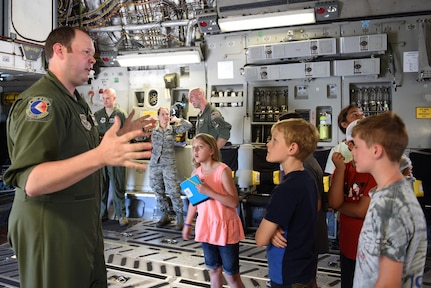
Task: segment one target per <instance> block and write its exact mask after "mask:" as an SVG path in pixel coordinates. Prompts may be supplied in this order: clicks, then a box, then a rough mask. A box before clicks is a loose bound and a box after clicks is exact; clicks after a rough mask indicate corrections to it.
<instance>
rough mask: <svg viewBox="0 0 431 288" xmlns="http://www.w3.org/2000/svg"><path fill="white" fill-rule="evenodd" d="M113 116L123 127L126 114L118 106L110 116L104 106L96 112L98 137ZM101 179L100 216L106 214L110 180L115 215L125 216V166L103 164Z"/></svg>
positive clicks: (107, 126) (101, 134)
mask: <svg viewBox="0 0 431 288" xmlns="http://www.w3.org/2000/svg"><path fill="white" fill-rule="evenodd" d="M115 116H118V117H120V119H121V127H123V124H124V122H125V121H126V118H127V114H126V112H124V111H123V110H122V109H120V108H119V107H114V111H113V112H112V114H111V115H110V116H108V114H107V113H106V110H105V108H102V109H100V110H98V111H96V113H94V117H95V118H96V121H97V124H98V126H97V129H98V131H99V136H100V139H102V137H103V136H104V135H105V133H106V131H108V130H109V128H111V126H112V124H114V122H115ZM102 171H103V181H102V201H101V204H100V217H102V218H103V217H107V216H108V211H107V208H108V195H109V183H110V182H112V188H113V189H112V190H113V191H112V192H113V197H112V198H113V202H114V209H115V215H117V217H118V218H119V219H120V218H121V217H126V203H125V196H124V194H125V192H126V183H125V182H126V168H125V167H123V166H105V167H104V168H103V169H102Z"/></svg>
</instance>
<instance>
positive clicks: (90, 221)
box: [4, 72, 107, 288]
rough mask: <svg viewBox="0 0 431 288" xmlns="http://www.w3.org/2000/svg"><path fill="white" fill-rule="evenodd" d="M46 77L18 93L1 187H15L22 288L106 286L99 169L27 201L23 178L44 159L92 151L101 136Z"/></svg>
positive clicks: (13, 218)
mask: <svg viewBox="0 0 431 288" xmlns="http://www.w3.org/2000/svg"><path fill="white" fill-rule="evenodd" d="M74 95H75V97H76V98H77V100H76V101H75V100H74V99H72V97H70V94H69V92H68V91H67V89H66V88H65V87H64V86H63V85H62V84H61V83H60V81H59V80H58V79H57V78H56V77H55V76H54V75H53V74H52V73H50V72H48V73H47V74H46V75H45V76H44V77H42V78H41V79H40V80H39V81H37V82H36V83H35V84H34V85H33V86H31V87H30V88H29V89H27V90H26V91H24V92H23V93H21V95H20V96H19V98H18V99H17V100H16V102H15V103H14V104H13V106H12V107H11V110H10V113H9V117H8V120H7V129H8V137H7V141H8V148H9V156H10V159H11V162H12V165H11V166H10V168H9V169H8V170H7V171H6V172H5V175H4V179H5V181H6V183H8V184H9V185H11V186H15V187H16V193H15V199H14V202H13V205H12V210H11V213H10V217H9V231H8V238H9V243H10V244H11V246H12V248H13V249H14V251H15V253H16V256H17V260H18V265H19V273H20V282H21V287H23V288H34V287H38V288H58V287H61V288H69V287H70V288H77V287H80V288H83V287H107V274H106V266H105V260H104V248H103V234H102V227H101V221H100V218H99V210H100V191H101V189H100V182H101V181H100V179H101V171H100V170H98V171H97V172H95V173H93V174H91V175H89V176H87V177H86V178H84V179H82V180H81V181H79V182H77V183H76V184H74V185H72V186H70V187H68V188H66V189H64V190H61V191H57V192H55V193H51V194H47V195H42V196H35V197H29V196H28V195H26V192H25V189H24V188H25V185H26V182H27V178H28V175H29V174H30V172H31V171H32V169H33V168H34V167H35V166H36V165H38V164H41V163H43V162H47V161H57V160H63V159H67V158H70V157H73V156H76V155H79V154H81V153H84V152H87V151H89V150H91V149H93V148H95V147H96V146H97V145H98V144H99V135H98V133H97V128H96V126H95V121H94V117H93V116H92V114H91V111H90V108H89V106H88V104H87V103H86V102H85V100H84V99H83V98H81V97H80V95H79V94H78V92H77V91H75V93H74Z"/></svg>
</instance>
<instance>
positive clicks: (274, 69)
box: [244, 61, 331, 81]
mask: <svg viewBox="0 0 431 288" xmlns="http://www.w3.org/2000/svg"><path fill="white" fill-rule="evenodd" d="M330 68H331V67H330V62H329V61H322V62H307V63H292V64H280V65H265V66H263V65H262V66H246V67H244V78H245V80H247V81H265V80H285V79H302V78H318V77H329V76H330V74H331V69H330Z"/></svg>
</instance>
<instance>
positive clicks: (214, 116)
mask: <svg viewBox="0 0 431 288" xmlns="http://www.w3.org/2000/svg"><path fill="white" fill-rule="evenodd" d="M219 117H221V115H220V112H218V111H214V112H212V113H211V120H214V119H216V118H219Z"/></svg>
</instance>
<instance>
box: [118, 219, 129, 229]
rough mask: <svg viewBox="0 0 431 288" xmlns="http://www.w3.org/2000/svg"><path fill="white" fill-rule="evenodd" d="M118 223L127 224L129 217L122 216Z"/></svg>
mask: <svg viewBox="0 0 431 288" xmlns="http://www.w3.org/2000/svg"><path fill="white" fill-rule="evenodd" d="M118 224H119V225H120V226H121V227H123V226H127V225H128V224H129V219H127V218H126V217H121V218H120V220H118Z"/></svg>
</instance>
